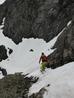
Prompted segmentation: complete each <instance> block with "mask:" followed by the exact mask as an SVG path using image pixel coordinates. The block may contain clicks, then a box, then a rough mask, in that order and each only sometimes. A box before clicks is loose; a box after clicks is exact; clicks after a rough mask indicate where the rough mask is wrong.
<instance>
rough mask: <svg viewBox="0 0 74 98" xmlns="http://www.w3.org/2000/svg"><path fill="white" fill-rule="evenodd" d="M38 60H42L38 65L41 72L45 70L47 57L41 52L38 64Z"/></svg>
mask: <svg viewBox="0 0 74 98" xmlns="http://www.w3.org/2000/svg"><path fill="white" fill-rule="evenodd" d="M40 62H42V63H41V65H40V70H41V72H43V71H45V67H46V66H47V64H48V57H47V56H46V55H45V54H44V53H43V52H42V54H41V57H40V59H39V64H40Z"/></svg>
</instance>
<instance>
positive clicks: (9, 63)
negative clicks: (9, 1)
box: [0, 19, 74, 98]
mask: <svg viewBox="0 0 74 98" xmlns="http://www.w3.org/2000/svg"><path fill="white" fill-rule="evenodd" d="M4 20H5V19H3V23H2V25H1V26H0V45H4V46H5V47H6V48H7V50H8V48H11V49H13V53H12V54H11V55H9V53H8V52H7V54H8V59H6V60H3V61H2V62H0V67H3V68H6V70H7V72H8V74H12V73H15V72H23V73H24V74H27V73H30V74H29V75H28V76H32V75H33V76H37V77H39V81H38V82H37V83H35V84H34V85H32V87H31V88H30V91H29V95H31V94H32V93H36V92H38V91H39V90H40V89H41V88H43V87H45V88H46V89H47V91H46V92H45V94H44V98H74V94H73V91H74V62H72V63H69V64H66V65H65V66H63V67H59V68H57V69H55V70H51V69H46V72H44V74H42V73H41V72H40V68H39V57H40V55H41V52H45V54H46V55H48V54H50V53H52V52H53V51H54V50H51V47H52V46H53V45H54V43H55V41H56V40H57V37H58V36H59V35H60V34H61V33H62V32H61V33H60V34H59V35H58V36H57V37H55V38H54V39H53V40H51V41H50V42H49V43H46V42H45V41H44V40H42V39H33V38H31V39H23V41H22V42H21V43H20V44H19V45H16V44H14V43H13V41H12V40H11V39H9V38H7V37H5V36H4V35H3V33H2V29H1V28H2V27H3V26H4ZM69 24H70V22H69V23H68V25H69ZM63 30H64V29H63ZM30 49H33V50H34V51H33V52H30ZM2 77H3V76H2V75H1V74H0V78H2ZM48 84H50V86H49V87H47V85H48Z"/></svg>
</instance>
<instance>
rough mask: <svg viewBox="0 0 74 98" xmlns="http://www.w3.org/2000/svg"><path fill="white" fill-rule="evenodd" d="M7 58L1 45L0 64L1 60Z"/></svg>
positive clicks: (5, 51)
mask: <svg viewBox="0 0 74 98" xmlns="http://www.w3.org/2000/svg"><path fill="white" fill-rule="evenodd" d="M7 58H8V56H7V50H6V48H5V46H4V45H1V46H0V62H1V61H2V60H5V59H7Z"/></svg>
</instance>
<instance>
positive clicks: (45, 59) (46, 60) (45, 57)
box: [39, 55, 48, 63]
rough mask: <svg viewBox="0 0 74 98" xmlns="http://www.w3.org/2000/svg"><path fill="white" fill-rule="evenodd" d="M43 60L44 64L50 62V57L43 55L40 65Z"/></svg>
mask: <svg viewBox="0 0 74 98" xmlns="http://www.w3.org/2000/svg"><path fill="white" fill-rule="evenodd" d="M41 60H42V62H48V57H47V56H45V55H43V56H41V57H40V60H39V63H40V61H41Z"/></svg>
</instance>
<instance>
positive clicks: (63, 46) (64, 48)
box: [48, 22, 74, 68]
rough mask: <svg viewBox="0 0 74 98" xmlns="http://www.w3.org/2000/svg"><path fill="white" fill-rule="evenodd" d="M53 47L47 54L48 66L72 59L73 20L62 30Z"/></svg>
mask: <svg viewBox="0 0 74 98" xmlns="http://www.w3.org/2000/svg"><path fill="white" fill-rule="evenodd" d="M53 48H56V50H55V51H54V52H53V53H52V54H51V55H49V56H48V57H49V66H48V67H51V68H56V67H59V66H62V65H63V64H66V63H69V62H72V61H74V22H72V23H71V24H70V25H69V26H68V27H66V28H65V29H64V30H63V32H62V34H61V35H60V36H59V37H58V39H57V41H56V43H55V45H54V46H53Z"/></svg>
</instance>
